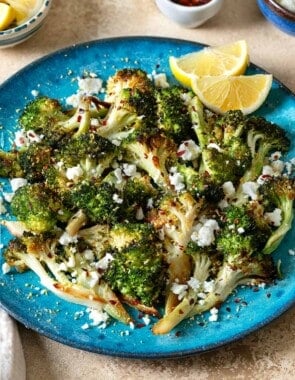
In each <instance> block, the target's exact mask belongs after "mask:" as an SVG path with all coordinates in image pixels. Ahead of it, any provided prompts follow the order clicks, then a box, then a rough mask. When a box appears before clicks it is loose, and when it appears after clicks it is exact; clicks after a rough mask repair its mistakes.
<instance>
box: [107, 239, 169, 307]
mask: <svg viewBox="0 0 295 380" xmlns="http://www.w3.org/2000/svg"><path fill="white" fill-rule="evenodd" d="M164 268H165V265H164V256H163V253H162V252H161V250H160V249H159V247H157V246H155V245H151V244H134V245H130V246H128V247H125V248H123V249H122V250H121V251H120V252H118V253H116V254H115V255H114V260H112V261H111V263H110V265H109V267H108V269H107V270H106V272H105V273H104V279H105V280H106V281H107V282H108V283H109V285H110V286H111V287H112V289H113V290H115V291H119V292H120V293H121V294H122V295H123V298H124V297H126V299H127V301H128V299H133V300H134V301H137V302H139V303H141V304H143V305H145V306H148V307H151V306H153V305H154V304H155V303H156V302H157V301H158V300H159V297H160V295H161V292H162V291H163V284H164V279H165V270H164Z"/></svg>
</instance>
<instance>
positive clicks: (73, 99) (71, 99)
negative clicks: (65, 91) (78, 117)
mask: <svg viewBox="0 0 295 380" xmlns="http://www.w3.org/2000/svg"><path fill="white" fill-rule="evenodd" d="M82 96H83V95H82V94H81V93H77V94H73V95H70V96H68V97H67V98H66V104H67V105H68V106H71V107H74V108H77V107H78V105H79V103H80V101H81V98H82Z"/></svg>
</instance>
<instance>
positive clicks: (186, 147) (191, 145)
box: [177, 140, 201, 161]
mask: <svg viewBox="0 0 295 380" xmlns="http://www.w3.org/2000/svg"><path fill="white" fill-rule="evenodd" d="M200 153H201V148H200V147H199V146H198V145H197V144H196V143H195V142H194V141H193V140H186V141H184V142H183V143H182V144H180V145H179V147H178V150H177V155H178V156H179V157H181V159H182V160H184V161H191V160H195V159H196V158H198V157H199V155H200Z"/></svg>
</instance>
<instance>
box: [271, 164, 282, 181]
mask: <svg viewBox="0 0 295 380" xmlns="http://www.w3.org/2000/svg"><path fill="white" fill-rule="evenodd" d="M271 167H272V169H273V172H274V176H276V177H277V176H280V175H281V174H282V173H283V171H284V169H285V163H284V161H282V160H276V161H273V162H272V163H271Z"/></svg>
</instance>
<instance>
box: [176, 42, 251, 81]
mask: <svg viewBox="0 0 295 380" xmlns="http://www.w3.org/2000/svg"><path fill="white" fill-rule="evenodd" d="M248 64H249V54H248V45H247V43H246V41H245V40H240V41H236V42H233V43H231V44H227V45H223V46H217V47H206V48H204V49H202V50H200V51H198V52H194V53H189V54H185V55H183V56H181V57H178V58H176V57H173V56H170V57H169V65H170V69H171V71H172V74H173V75H174V77H175V78H176V79H177V80H178V81H179V82H180V83H181V84H183V85H185V86H188V87H190V84H191V77H192V76H204V75H241V74H244V72H245V71H246V68H247V66H248Z"/></svg>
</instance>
